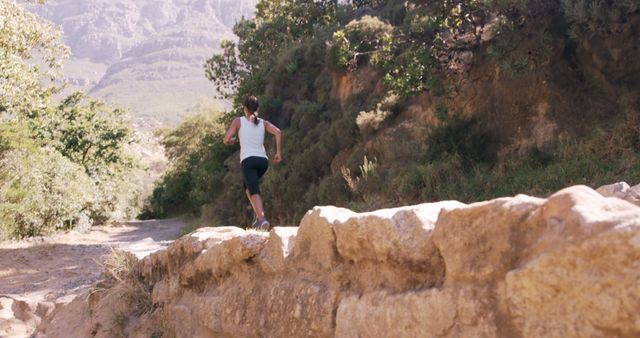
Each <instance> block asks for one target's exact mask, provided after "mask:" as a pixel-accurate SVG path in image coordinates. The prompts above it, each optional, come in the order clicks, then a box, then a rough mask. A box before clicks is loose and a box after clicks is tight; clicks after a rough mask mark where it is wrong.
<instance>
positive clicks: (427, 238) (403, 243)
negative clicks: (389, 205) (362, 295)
mask: <svg viewBox="0 0 640 338" xmlns="http://www.w3.org/2000/svg"><path fill="white" fill-rule="evenodd" d="M463 206H464V204H462V203H460V202H456V201H448V202H440V203H425V204H420V205H416V206H413V207H403V208H394V209H383V210H378V211H374V212H368V213H361V214H353V215H351V216H350V217H348V218H345V219H343V220H342V221H341V222H340V224H339V225H336V226H334V231H335V235H336V246H337V250H338V253H339V254H340V256H342V257H343V258H344V259H347V260H350V261H353V262H355V263H358V262H360V261H363V260H372V261H376V262H386V261H389V260H391V261H394V262H396V263H399V264H421V263H424V262H429V261H431V260H432V258H433V256H434V255H438V253H437V249H436V248H435V246H434V245H433V243H432V241H431V231H432V230H433V228H434V225H435V221H436V219H437V218H438V214H439V212H440V211H441V210H442V209H455V208H459V207H463Z"/></svg>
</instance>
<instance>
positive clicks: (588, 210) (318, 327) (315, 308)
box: [41, 186, 640, 337]
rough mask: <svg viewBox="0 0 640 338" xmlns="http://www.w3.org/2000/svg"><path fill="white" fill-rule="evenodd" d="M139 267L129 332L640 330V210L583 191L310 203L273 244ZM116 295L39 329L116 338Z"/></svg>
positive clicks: (210, 247) (248, 239) (186, 240)
mask: <svg viewBox="0 0 640 338" xmlns="http://www.w3.org/2000/svg"><path fill="white" fill-rule="evenodd" d="M601 190H602V189H601ZM605 190H606V189H604V190H602V191H603V192H605V194H606V191H605ZM613 190H616V189H613ZM618 190H620V189H618ZM616 191H617V190H616ZM138 265H139V271H140V278H141V279H142V280H144V283H145V285H147V287H148V289H149V290H150V291H149V294H148V297H149V302H150V304H151V305H149V307H148V309H149V310H148V312H147V313H145V314H143V315H139V314H138V315H136V314H133V315H132V316H131V317H130V318H129V319H128V321H127V322H126V325H125V326H122V327H120V328H119V329H120V330H121V332H124V334H126V335H128V336H131V337H148V336H150V335H152V334H154V333H155V334H160V333H162V334H163V336H164V335H165V334H166V335H167V336H177V337H378V336H381V337H604V336H619V337H637V336H638V335H640V313H639V312H638V308H640V288H638V284H637V283H638V280H639V279H640V208H639V207H638V206H636V205H634V204H632V203H629V202H628V201H625V200H623V199H621V198H618V197H605V196H603V195H602V194H601V193H599V192H596V191H595V190H592V189H591V188H588V187H586V186H574V187H570V188H566V189H563V190H561V191H558V192H557V193H555V194H553V195H551V196H550V197H549V198H547V199H543V198H535V197H530V196H525V195H518V196H515V197H505V198H498V199H494V200H490V201H484V202H478V203H472V204H468V205H467V204H463V203H459V202H455V201H444V202H438V203H427V204H420V205H415V206H405V207H400V208H394V209H384V210H378V211H374V212H368V213H356V212H353V211H351V210H348V209H344V208H337V207H333V206H324V207H316V208H314V209H312V210H310V211H309V212H308V213H307V214H306V215H305V216H304V218H303V219H302V220H301V222H300V225H299V227H292V228H285V227H276V228H274V229H272V230H271V232H269V233H267V232H257V231H253V230H251V231H245V230H243V229H240V228H236V227H218V228H201V229H198V230H196V231H195V232H193V233H191V234H189V235H187V236H185V237H182V238H181V239H179V240H177V241H176V242H175V243H173V244H172V245H171V246H170V247H168V248H167V250H164V251H159V252H156V253H153V254H151V255H150V256H148V257H146V258H144V259H143V260H140V261H139V263H138ZM122 287H123V286H122V285H116V286H114V287H113V288H111V289H108V290H103V291H101V292H99V293H93V294H92V295H91V296H90V297H79V298H77V299H76V300H75V301H74V302H72V303H71V304H69V305H68V306H66V307H61V308H60V309H57V310H56V311H55V312H54V313H53V315H51V316H49V317H48V320H47V321H46V322H45V324H44V325H42V326H41V332H42V333H45V334H48V335H51V336H66V334H68V333H69V332H68V328H69V327H72V328H73V329H74V330H76V331H75V333H80V334H81V335H82V333H86V334H87V335H88V334H90V333H91V334H92V335H93V336H95V337H108V336H109V335H110V334H111V333H112V332H113V330H114V328H113V324H112V323H111V322H110V320H111V319H110V318H112V317H113V313H114V312H115V311H124V310H121V309H122V308H125V309H126V302H124V301H123V300H119V299H118V298H117V295H118V294H119V293H118V292H121V291H118V290H121V288H122ZM119 309H120V310H119ZM125 313H126V312H125ZM74 314H75V315H74ZM78 314H85V315H82V316H79V315H78ZM87 316H89V317H91V318H88V317H87ZM91 323H92V324H91ZM98 324H99V325H98ZM65 330H67V331H65Z"/></svg>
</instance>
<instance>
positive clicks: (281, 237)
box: [260, 227, 298, 273]
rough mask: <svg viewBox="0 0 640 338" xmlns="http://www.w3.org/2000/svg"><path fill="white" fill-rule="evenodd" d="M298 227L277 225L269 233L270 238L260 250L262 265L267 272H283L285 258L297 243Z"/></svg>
mask: <svg viewBox="0 0 640 338" xmlns="http://www.w3.org/2000/svg"><path fill="white" fill-rule="evenodd" d="M297 233H298V228H295V227H275V228H273V229H271V232H270V233H269V239H268V240H267V243H266V245H265V247H264V249H263V250H262V251H261V252H260V265H261V266H262V269H263V270H264V271H266V272H272V273H273V272H282V271H283V270H284V269H285V260H286V259H287V258H288V257H289V253H290V252H291V251H292V250H293V247H294V245H295V239H296V235H297Z"/></svg>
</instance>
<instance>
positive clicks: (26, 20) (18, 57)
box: [0, 0, 69, 116]
mask: <svg viewBox="0 0 640 338" xmlns="http://www.w3.org/2000/svg"><path fill="white" fill-rule="evenodd" d="M68 55H69V49H68V48H67V46H65V45H64V44H63V43H62V32H61V31H60V30H58V29H56V28H54V27H53V26H52V25H51V24H50V23H47V22H45V21H44V20H42V19H41V18H39V17H38V16H37V15H35V14H32V13H29V12H27V11H26V10H25V9H24V8H23V7H21V6H19V5H18V4H16V3H15V2H13V1H7V0H2V1H0V115H5V116H6V115H9V116H17V115H25V116H31V115H33V114H37V113H38V111H40V110H42V109H44V108H45V107H46V106H47V102H48V99H49V97H50V96H51V94H52V93H53V92H55V91H57V90H58V88H57V87H56V86H54V85H43V82H45V81H44V80H49V81H50V82H49V83H51V82H52V81H55V80H57V79H59V78H60V76H61V67H62V61H63V60H64V59H65V58H66V57H68ZM39 61H41V62H39ZM39 64H43V65H44V67H42V66H39Z"/></svg>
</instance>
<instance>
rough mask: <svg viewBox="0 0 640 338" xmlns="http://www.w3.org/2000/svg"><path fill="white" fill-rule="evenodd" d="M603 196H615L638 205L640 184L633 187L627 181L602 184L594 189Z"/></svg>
mask: <svg viewBox="0 0 640 338" xmlns="http://www.w3.org/2000/svg"><path fill="white" fill-rule="evenodd" d="M596 191H597V192H599V193H600V194H601V195H602V196H604V197H617V198H620V199H623V200H625V201H627V202H631V203H633V204H635V205H638V206H640V184H638V185H636V186H634V187H633V188H632V187H630V186H629V184H627V182H618V183H613V184H608V185H603V186H601V187H600V188H598V189H596Z"/></svg>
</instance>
